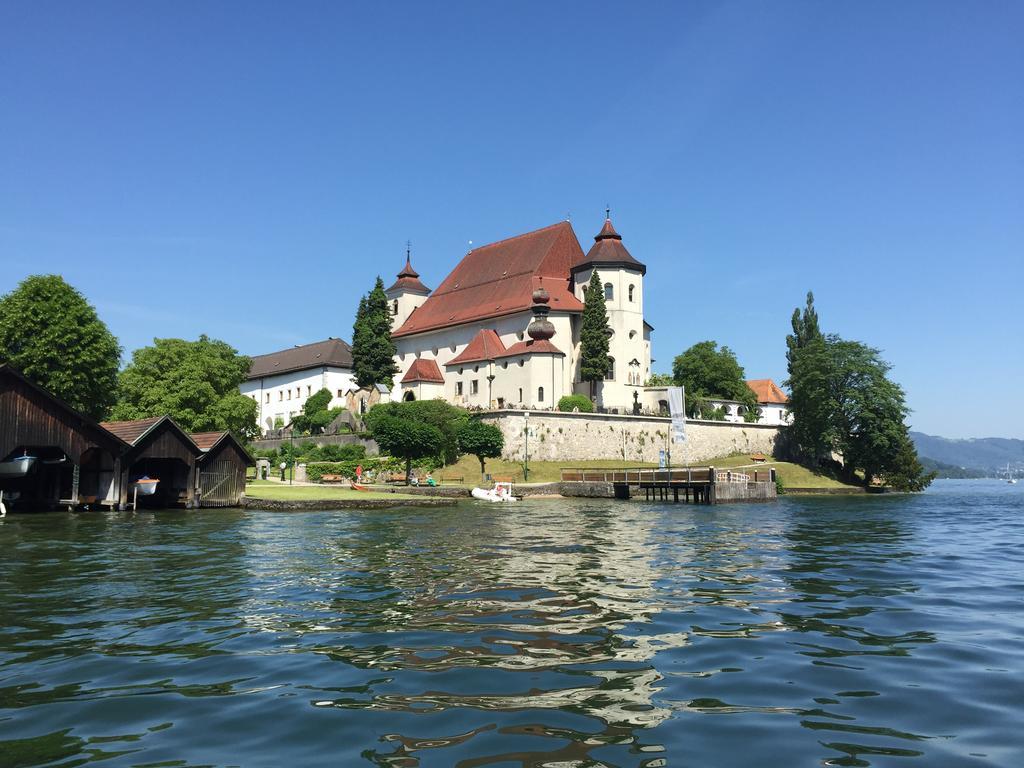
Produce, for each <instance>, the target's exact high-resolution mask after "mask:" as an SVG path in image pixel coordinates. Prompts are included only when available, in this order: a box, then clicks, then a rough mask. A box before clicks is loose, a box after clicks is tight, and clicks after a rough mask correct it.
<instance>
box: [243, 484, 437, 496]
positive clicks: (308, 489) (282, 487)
mask: <svg viewBox="0 0 1024 768" xmlns="http://www.w3.org/2000/svg"><path fill="white" fill-rule="evenodd" d="M245 495H246V496H248V497H250V498H253V499H270V500H273V501H320V500H325V501H346V500H359V499H363V500H366V499H387V500H390V501H400V500H402V499H415V498H418V497H416V496H412V495H410V494H405V493H389V492H380V491H353V490H352V489H350V488H338V487H337V486H333V485H288V484H287V483H276V482H272V481H270V480H250V481H249V482H248V483H246V485H245Z"/></svg>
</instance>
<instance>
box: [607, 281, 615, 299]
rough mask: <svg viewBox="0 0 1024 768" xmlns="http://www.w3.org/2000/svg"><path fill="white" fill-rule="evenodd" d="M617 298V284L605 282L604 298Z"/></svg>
mask: <svg viewBox="0 0 1024 768" xmlns="http://www.w3.org/2000/svg"><path fill="white" fill-rule="evenodd" d="M614 298H615V286H614V285H612V284H611V283H605V284H604V300H605V301H611V300H612V299H614Z"/></svg>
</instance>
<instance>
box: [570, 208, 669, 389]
mask: <svg viewBox="0 0 1024 768" xmlns="http://www.w3.org/2000/svg"><path fill="white" fill-rule="evenodd" d="M595 270H596V271H597V273H598V279H599V280H600V282H601V285H602V287H603V289H604V299H605V304H606V306H607V308H608V325H609V328H610V329H611V336H610V338H609V339H608V355H609V357H610V358H611V365H610V366H609V370H608V375H607V376H606V378H605V380H604V382H602V383H601V385H600V386H599V387H598V389H597V391H598V401H599V402H598V404H599V405H606V406H618V405H621V404H623V403H630V402H632V400H633V392H634V391H638V392H639V393H640V394H643V386H644V384H645V383H646V382H647V379H648V378H650V375H651V362H652V361H651V331H652V330H654V329H653V328H652V327H651V326H650V325H648V324H647V322H646V321H645V320H644V276H645V275H646V274H647V267H646V266H644V264H643V263H641V262H640V261H637V260H636V259H635V258H633V255H632V254H631V253H630V252H629V251H628V250H627V249H626V246H625V245H623V244H622V235H620V234H619V233H618V232H617V231H616V230H615V227H614V226H613V225H612V218H611V211H610V210H606V211H605V220H604V225H603V226H602V227H601V231H600V232H598V233H597V235H596V236H595V237H594V244H593V245H592V246H591V247H590V250H589V251H588V252H587V254H586V255H585V256H584V257H583V258H582V259H580V260H578V261H577V262H576V263H575V264H573V268H572V280H573V291H574V293H575V295H576V297H577V298H578V299H579V300H580V301H583V300H584V289H585V288H586V287H587V285H588V284H589V283H590V276H591V274H592V273H593V272H594V271H595ZM576 360H577V361H578V360H579V355H578V350H577V355H576ZM577 366H578V362H577ZM578 379H579V374H578V371H577V372H576V375H575V379H574V380H575V381H576V383H575V385H574V386H575V389H576V392H577V393H579V394H589V393H590V386H589V384H587V383H584V382H579V381H578Z"/></svg>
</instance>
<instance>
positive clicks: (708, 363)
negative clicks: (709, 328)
mask: <svg viewBox="0 0 1024 768" xmlns="http://www.w3.org/2000/svg"><path fill="white" fill-rule="evenodd" d="M672 377H673V379H674V380H675V383H676V385H677V386H680V387H685V388H686V412H687V413H688V414H690V415H692V416H697V417H700V416H704V417H707V418H715V413H714V411H715V410H716V409H713V408H712V407H711V406H710V404H709V403H708V402H707V401H708V400H709V399H711V398H718V399H721V400H735V401H736V402H739V403H742V404H743V405H744V406H745V407H746V408H747V410H748V412H749V411H750V410H751V409H756V408H757V396H756V395H754V392H753V391H752V390H751V389H750V387H748V386H747V382H746V379H745V377H744V373H743V366H741V365H740V364H739V361H738V360H737V359H736V355H735V354H734V353H733V351H732V350H731V349H729V347H725V346H723V347H722V348H721V349H719V348H718V343H717V342H714V341H701V342H698V343H697V344H694V345H693V346H692V347H690V348H689V349H688V350H686V351H685V352H683V354H681V355H679V356H678V357H676V359H675V360H674V361H673V362H672ZM723 418H724V417H723Z"/></svg>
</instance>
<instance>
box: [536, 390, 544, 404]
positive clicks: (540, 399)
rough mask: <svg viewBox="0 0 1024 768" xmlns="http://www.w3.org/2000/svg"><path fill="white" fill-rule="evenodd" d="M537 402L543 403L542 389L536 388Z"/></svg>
mask: <svg viewBox="0 0 1024 768" xmlns="http://www.w3.org/2000/svg"><path fill="white" fill-rule="evenodd" d="M537 402H538V403H543V402H544V387H537Z"/></svg>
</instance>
